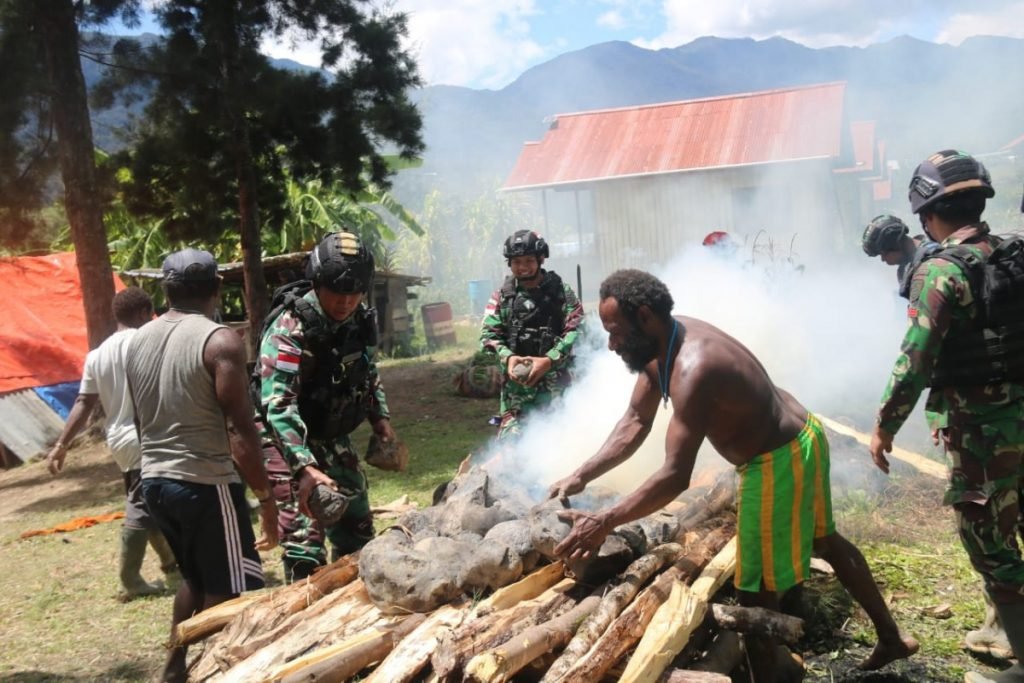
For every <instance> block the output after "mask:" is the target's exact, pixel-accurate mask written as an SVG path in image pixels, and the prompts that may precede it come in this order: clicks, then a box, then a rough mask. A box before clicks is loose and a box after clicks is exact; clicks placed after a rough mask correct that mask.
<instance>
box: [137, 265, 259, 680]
mask: <svg viewBox="0 0 1024 683" xmlns="http://www.w3.org/2000/svg"><path fill="white" fill-rule="evenodd" d="M163 274H164V280H163V287H164V294H166V296H167V303H168V304H169V305H170V310H168V311H167V312H166V313H165V314H163V315H162V316H160V317H159V318H157V319H156V320H153V321H152V322H149V323H147V324H146V325H144V326H143V327H142V328H141V329H139V331H138V332H136V333H135V336H134V337H133V338H132V340H131V342H130V343H129V345H128V351H127V355H126V360H125V374H126V376H127V378H128V387H129V389H130V392H131V397H132V403H133V404H134V407H135V420H136V424H137V425H138V429H139V441H140V443H141V445H142V491H143V496H144V497H145V500H146V505H147V506H148V507H149V511H150V514H152V515H153V518H154V519H156V521H157V524H159V526H160V529H161V530H162V531H163V532H164V535H165V536H166V537H167V541H168V542H169V543H170V544H171V549H172V550H173V551H174V556H175V557H176V558H177V560H178V566H179V567H180V568H181V574H182V576H183V577H184V581H183V582H182V584H181V587H180V588H179V589H178V594H177V596H176V597H175V599H174V611H173V616H172V620H171V622H172V623H171V633H172V641H173V640H174V638H173V633H174V629H175V627H176V626H177V624H178V623H180V622H182V621H184V620H185V619H188V618H189V617H191V616H192V615H193V614H195V613H196V612H199V611H202V610H205V609H209V608H210V607H213V606H214V605H217V604H220V603H221V602H224V601H225V600H229V599H231V598H234V597H236V596H237V595H238V594H239V593H241V592H242V591H246V590H255V589H257V588H262V587H263V585H264V582H263V568H262V565H261V563H260V556H259V554H258V552H257V551H258V550H269V549H271V548H273V547H274V546H275V545H277V505H276V503H275V502H274V497H273V496H272V495H271V493H270V483H269V481H268V480H267V473H266V470H265V469H264V467H263V453H262V450H261V448H260V440H259V436H258V434H257V431H256V426H255V424H253V419H252V416H253V408H252V404H251V403H250V400H249V392H248V376H247V373H246V371H245V350H244V348H243V345H242V340H241V338H240V337H239V336H238V335H237V334H236V333H235V332H234V331H232V330H231V329H229V328H227V327H224V326H223V325H218V324H217V323H215V322H213V320H212V318H213V314H214V311H215V308H216V303H217V298H218V295H219V293H220V276H219V275H218V274H217V262H216V261H215V260H214V259H213V256H211V255H210V254H209V253H207V252H205V251H199V250H196V249H185V250H183V251H179V252H175V253H173V254H171V255H170V256H168V257H167V259H166V260H164V264H163ZM228 422H230V423H231V425H232V432H233V433H232V440H231V441H232V442H233V444H232V443H229V440H228V430H227V424H228ZM232 445H233V446H234V447H232ZM239 475H241V479H242V480H244V481H245V483H246V484H248V485H249V487H250V488H251V489H252V491H253V493H254V494H255V495H256V499H257V500H258V501H259V503H260V526H261V528H262V536H261V537H260V539H259V540H258V541H257V540H256V539H255V535H254V533H253V528H252V524H251V523H250V522H249V506H248V503H246V501H245V493H244V490H243V487H242V483H241V481H240V480H239ZM185 655H186V648H185V647H174V648H171V649H170V650H169V651H168V655H167V663H166V665H165V668H164V673H163V677H162V680H164V681H185V680H186V679H187V674H186V670H185Z"/></svg>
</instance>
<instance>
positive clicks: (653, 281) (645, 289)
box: [600, 268, 675, 324]
mask: <svg viewBox="0 0 1024 683" xmlns="http://www.w3.org/2000/svg"><path fill="white" fill-rule="evenodd" d="M600 294H601V300H602V301H604V300H605V299H607V298H609V297H613V298H614V299H615V300H616V301H617V302H619V310H620V311H622V314H623V315H624V316H626V319H627V320H629V321H630V322H631V323H634V324H636V323H637V322H638V321H637V315H636V314H637V311H638V310H640V307H641V306H647V307H648V308H649V309H651V312H652V313H654V315H655V316H657V317H658V318H661V319H662V320H664V321H666V322H667V321H670V320H671V319H672V306H673V305H674V303H675V302H673V301H672V295H671V294H670V293H669V291H668V287H667V286H665V283H664V282H662V281H661V280H659V279H658V278H656V277H654V276H653V275H651V274H650V273H646V272H644V271H642V270H634V269H632V268H627V269H624V270H617V271H615V272H614V273H612V274H611V275H609V276H608V277H606V278H605V280H604V282H602V283H601V292H600Z"/></svg>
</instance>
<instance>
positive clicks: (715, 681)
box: [658, 669, 732, 683]
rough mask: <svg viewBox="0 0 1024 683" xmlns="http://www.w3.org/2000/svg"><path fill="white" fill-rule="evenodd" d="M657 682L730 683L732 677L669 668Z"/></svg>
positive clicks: (708, 672)
mask: <svg viewBox="0 0 1024 683" xmlns="http://www.w3.org/2000/svg"><path fill="white" fill-rule="evenodd" d="M658 683H732V679H731V678H729V677H728V676H725V675H722V674H716V673H713V672H710V671H688V670H686V669H671V670H669V671H666V672H665V673H664V674H662V675H661V677H660V678H659V679H658Z"/></svg>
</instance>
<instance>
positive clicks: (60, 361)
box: [0, 252, 124, 394]
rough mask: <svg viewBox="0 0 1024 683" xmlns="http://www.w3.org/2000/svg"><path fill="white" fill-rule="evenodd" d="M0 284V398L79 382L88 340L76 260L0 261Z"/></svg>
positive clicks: (118, 284)
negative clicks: (0, 284)
mask: <svg viewBox="0 0 1024 683" xmlns="http://www.w3.org/2000/svg"><path fill="white" fill-rule="evenodd" d="M0 282H2V283H3V292H4V293H3V296H2V297H0V394H4V393H7V392H10V391H16V390H18V389H26V388H30V387H44V386H49V385H51V384H60V383H62V382H73V381H75V380H77V379H79V378H80V377H81V376H82V365H83V364H84V363H85V354H86V353H87V352H88V351H89V339H88V335H87V334H86V330H85V309H84V308H83V306H82V289H81V286H80V285H79V281H78V268H77V265H76V262H75V254H74V253H73V252H68V253H61V254H50V255H49V256H21V257H17V258H3V259H0ZM114 289H115V290H118V291H120V290H122V289H124V284H123V283H122V282H121V280H120V278H118V277H117V275H114Z"/></svg>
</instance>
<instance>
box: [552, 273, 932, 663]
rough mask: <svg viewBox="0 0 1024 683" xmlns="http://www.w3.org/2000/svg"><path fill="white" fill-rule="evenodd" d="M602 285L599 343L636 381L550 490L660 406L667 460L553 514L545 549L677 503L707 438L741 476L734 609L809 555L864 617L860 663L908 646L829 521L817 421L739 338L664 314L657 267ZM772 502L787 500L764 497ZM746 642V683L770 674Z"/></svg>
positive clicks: (565, 492)
mask: <svg viewBox="0 0 1024 683" xmlns="http://www.w3.org/2000/svg"><path fill="white" fill-rule="evenodd" d="M600 294H601V303H600V307H599V309H598V312H599V314H600V316H601V323H602V324H603V325H604V328H605V330H607V332H608V348H609V349H611V350H612V351H614V352H615V353H617V354H619V356H620V357H621V358H622V359H623V361H625V363H626V365H627V366H628V367H629V369H630V370H631V371H633V372H636V373H638V377H637V381H636V386H635V388H634V389H633V395H632V397H631V399H630V402H629V407H628V408H627V410H626V414H625V415H623V416H622V418H621V419H620V420H619V422H618V424H616V425H615V429H614V430H613V431H612V433H611V435H610V436H609V437H608V439H607V441H605V443H604V445H603V446H602V447H601V449H600V450H599V451H598V452H597V454H596V455H594V456H593V457H592V458H590V460H588V461H587V462H585V463H583V465H581V466H580V467H579V468H578V469H577V470H576V471H575V472H573V473H572V474H571V475H569V476H568V477H566V478H564V479H561V480H560V481H558V482H556V483H555V484H554V485H553V486H552V487H551V490H550V492H549V493H550V496H551V497H556V496H557V497H559V498H562V499H565V498H567V497H568V496H571V495H574V494H577V493H580V492H581V491H583V489H584V488H585V487H586V485H587V483H588V482H590V481H593V480H594V479H596V478H598V477H600V476H601V475H602V474H604V473H605V472H608V471H609V470H611V469H613V468H615V467H617V466H618V465H620V464H622V463H623V462H625V461H626V460H628V459H629V457H630V456H631V455H633V453H635V452H636V450H637V448H638V447H639V446H640V444H641V443H643V441H644V439H645V438H646V437H647V435H648V434H649V433H650V431H651V425H652V424H653V422H654V416H655V414H656V413H657V411H658V409H659V406H661V405H662V404H664V406H665V408H666V409H667V408H668V405H669V403H671V406H672V418H671V421H670V423H669V427H668V434H667V435H666V438H665V463H664V464H663V465H662V466H661V468H660V469H658V470H657V471H656V472H654V473H653V474H652V475H651V476H650V477H649V478H648V479H647V480H646V481H645V482H644V483H643V484H641V485H640V487H639V488H637V489H636V490H635V491H633V492H632V493H630V494H629V495H627V496H625V497H623V498H622V499H621V500H620V501H619V502H618V503H616V504H615V505H614V506H612V507H610V508H608V509H606V510H601V511H598V512H587V511H581V510H566V511H564V512H563V513H560V515H561V516H562V518H563V519H564V520H565V521H567V522H570V523H571V524H572V531H570V533H569V535H568V536H567V537H566V538H565V540H563V541H562V542H561V543H560V544H559V545H558V547H557V548H556V549H555V550H556V552H557V553H558V554H559V555H561V556H563V557H569V558H577V557H587V556H589V555H590V554H591V553H592V552H596V551H597V549H598V548H600V547H601V544H602V543H603V542H604V540H605V537H606V536H607V535H608V534H609V532H611V531H612V530H613V529H614V528H615V527H617V526H619V525H620V524H625V523H627V522H630V521H633V520H635V519H639V518H641V517H644V516H646V515H649V514H652V513H654V512H656V511H657V510H660V509H661V508H663V507H664V506H665V505H666V504H668V503H669V502H670V501H672V500H673V499H675V498H676V497H677V496H678V495H679V494H680V493H682V492H683V491H685V490H686V489H687V488H688V487H689V485H690V476H691V474H692V473H693V466H694V461H695V460H696V458H697V451H698V449H699V448H700V445H701V443H702V442H703V441H704V439H705V438H707V439H709V440H710V441H711V444H712V445H713V446H714V447H715V449H716V450H717V451H718V452H719V453H720V454H721V455H722V456H723V457H724V458H725V459H726V460H728V461H729V462H731V463H732V464H733V465H735V466H736V468H737V471H738V472H739V487H738V492H737V504H736V507H737V516H738V532H737V533H738V535H739V544H738V548H737V552H736V577H735V583H736V588H737V590H738V591H739V596H740V602H741V604H744V605H749V606H760V607H768V608H770V609H778V607H779V596H780V595H781V594H782V593H783V592H785V591H786V590H787V589H789V588H792V587H794V586H797V585H799V584H800V583H801V582H803V580H804V579H805V578H806V577H807V576H808V575H809V570H810V557H811V552H812V550H813V552H815V553H817V554H818V555H820V556H821V557H822V558H824V559H825V560H827V561H828V562H829V564H831V565H832V567H833V568H834V569H835V571H836V576H837V577H838V578H839V581H840V582H841V583H842V584H843V586H845V587H846V589H847V590H848V591H849V592H850V594H851V595H852V596H853V598H854V599H855V600H856V601H857V602H858V603H860V605H861V606H862V607H863V608H864V610H865V611H866V612H867V614H868V616H869V617H870V618H871V621H872V622H873V623H874V626H875V630H876V632H877V633H878V644H877V645H876V646H875V649H874V651H873V652H872V653H871V655H870V656H869V657H868V658H867V659H866V660H865V661H864V662H862V663H861V665H860V666H861V668H862V669H879V668H881V667H883V666H885V665H886V664H888V663H889V662H892V661H894V660H897V659H900V658H903V657H909V656H910V655H912V654H914V653H915V652H916V651H917V649H918V643H917V641H916V640H914V639H913V638H909V637H904V636H903V635H902V634H901V633H900V631H899V627H897V625H896V622H895V621H894V620H893V617H892V614H891V613H890V612H889V609H888V607H887V606H886V604H885V601H884V600H883V599H882V595H881V594H880V593H879V591H878V587H877V586H876V585H875V582H874V579H873V578H872V576H871V570H870V569H869V568H868V565H867V563H866V562H865V560H864V556H863V555H861V553H860V551H858V550H857V548H856V547H854V546H853V544H851V543H850V542H849V541H847V540H846V539H845V538H843V537H842V536H840V535H839V534H838V533H837V532H836V530H835V524H834V522H833V521H832V504H831V495H830V491H829V460H828V441H827V439H826V437H825V433H824V431H823V429H822V426H821V424H820V423H819V422H818V420H817V419H816V418H815V417H814V416H813V415H811V414H810V413H808V412H807V409H806V408H804V407H803V406H802V405H800V403H799V402H798V401H797V400H796V399H795V398H793V397H792V396H791V395H789V394H788V393H786V392H785V391H783V390H782V389H780V388H778V387H776V386H775V385H774V384H773V383H772V381H771V379H770V378H769V377H768V373H767V372H766V371H765V369H764V367H763V366H762V365H761V363H760V362H759V361H758V360H757V358H755V357H754V355H753V354H752V353H751V352H750V351H749V350H748V349H747V348H746V347H744V346H743V345H742V344H740V343H739V342H738V341H736V340H735V339H733V338H732V337H730V336H729V335H727V334H725V333H724V332H722V331H721V330H719V329H717V328H716V327H713V326H712V325H709V324H708V323H706V322H702V321H700V320H697V319H695V318H688V317H678V318H674V317H673V316H672V306H673V301H672V295H671V294H669V291H668V288H667V287H666V286H665V284H664V283H662V282H661V281H660V280H658V279H657V278H655V277H654V276H652V275H650V274H648V273H645V272H642V271H639V270H620V271H617V272H615V273H613V274H612V275H611V276H609V277H608V278H607V279H606V280H605V281H604V282H603V283H601V292H600ZM666 366H667V367H666ZM776 500H779V501H782V502H784V504H782V505H778V506H773V503H774V501H776ZM795 515H796V516H797V517H798V519H794V516H795ZM765 516H769V517H770V518H771V520H772V529H771V538H763V537H762V526H761V520H762V519H764V517H765ZM795 560H798V561H795ZM747 647H748V651H749V653H750V660H751V661H753V662H758V667H757V669H758V670H757V671H753V672H752V674H753V675H754V679H755V680H756V681H758V683H762V682H763V681H774V680H775V674H776V668H777V667H776V666H775V659H774V655H775V648H774V646H773V644H772V643H770V642H767V641H764V640H758V639H753V638H748V639H747Z"/></svg>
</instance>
